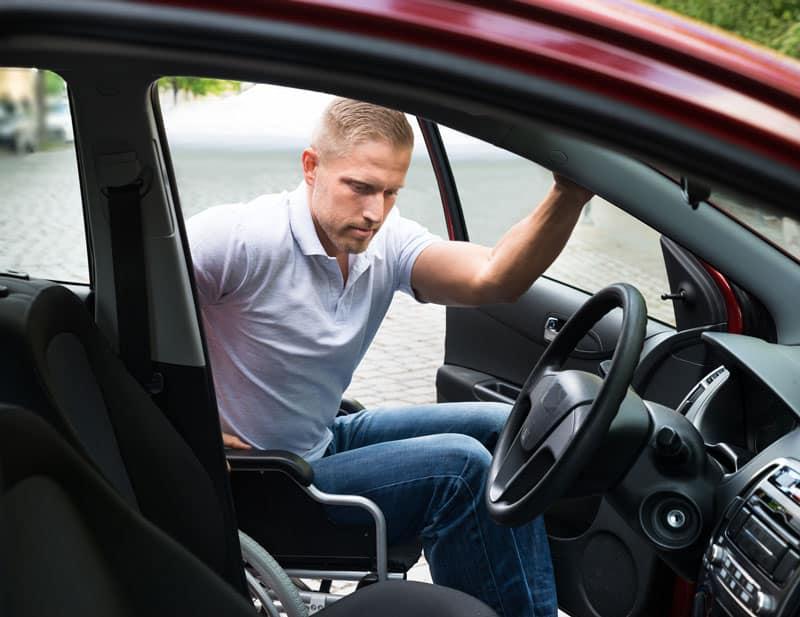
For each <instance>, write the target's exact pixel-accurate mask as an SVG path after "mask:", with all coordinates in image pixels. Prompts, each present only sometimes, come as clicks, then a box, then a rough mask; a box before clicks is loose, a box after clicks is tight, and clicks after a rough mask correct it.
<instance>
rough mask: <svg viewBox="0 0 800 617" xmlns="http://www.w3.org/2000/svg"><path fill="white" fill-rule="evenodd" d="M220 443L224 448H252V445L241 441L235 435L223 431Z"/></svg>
mask: <svg viewBox="0 0 800 617" xmlns="http://www.w3.org/2000/svg"><path fill="white" fill-rule="evenodd" d="M222 445H223V446H225V447H226V448H233V449H234V450H251V449H252V448H253V446H251V445H250V444H249V443H245V442H243V441H242V440H241V439H239V438H238V437H237V436H236V435H231V434H230V433H225V432H223V433H222Z"/></svg>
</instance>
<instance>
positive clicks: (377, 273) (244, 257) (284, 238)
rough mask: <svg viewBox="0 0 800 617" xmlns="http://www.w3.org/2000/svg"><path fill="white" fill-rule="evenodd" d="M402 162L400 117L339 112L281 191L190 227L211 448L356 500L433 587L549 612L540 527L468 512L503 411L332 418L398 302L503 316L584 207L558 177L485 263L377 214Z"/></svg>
mask: <svg viewBox="0 0 800 617" xmlns="http://www.w3.org/2000/svg"><path fill="white" fill-rule="evenodd" d="M412 147H413V133H412V130H411V127H410V125H409V124H408V122H407V120H406V119H405V116H404V115H403V114H402V113H400V112H395V111H391V110H388V109H384V108H381V107H376V106H374V105H370V104H366V103H361V102H358V101H351V100H345V99H337V100H334V101H333V102H332V103H331V104H330V105H329V106H328V108H327V109H326V110H325V112H324V113H323V117H322V119H321V121H320V124H319V126H318V128H317V129H316V131H315V133H314V136H313V139H312V145H311V146H310V147H309V148H307V149H306V150H304V151H303V154H302V167H303V182H302V183H301V185H300V186H299V187H298V188H297V189H296V190H295V191H294V192H292V193H284V194H282V195H268V196H263V197H260V198H258V199H256V200H254V201H253V202H251V203H248V204H239V205H231V206H220V207H217V208H212V209H210V210H207V211H205V212H203V213H201V214H199V215H197V216H196V217H194V218H193V219H192V220H191V221H190V223H189V238H190V242H191V248H192V257H193V260H194V267H195V274H196V281H197V287H198V292H199V296H200V302H201V305H202V312H203V317H204V321H205V326H206V336H207V339H208V347H209V353H210V356H211V365H212V370H213V374H214V380H215V384H216V390H217V398H218V403H219V409H220V414H221V420H222V427H223V431H224V433H223V438H224V442H225V444H226V445H227V446H229V447H240V448H247V447H251V446H256V447H259V448H280V449H286V450H290V451H293V452H296V453H297V454H300V455H302V456H304V457H305V458H306V459H308V460H309V461H310V462H311V464H312V466H313V468H314V474H315V484H316V485H317V486H319V488H321V489H322V490H324V491H328V492H333V493H355V494H361V495H365V496H367V497H369V498H371V499H372V500H374V501H375V502H377V503H378V505H379V506H380V507H381V508H382V510H383V511H384V514H385V515H386V519H387V524H388V533H389V542H390V543H397V542H403V541H408V540H410V539H412V538H415V537H418V536H420V535H421V536H422V538H423V540H424V547H425V554H426V556H427V559H428V562H429V564H430V567H431V573H432V577H433V580H434V581H435V582H437V583H440V584H443V585H448V586H451V587H455V588H458V589H461V590H463V591H465V592H468V593H471V594H473V595H476V596H477V597H479V598H481V599H482V600H484V601H485V602H486V603H487V604H489V605H490V606H492V607H493V608H494V609H495V610H496V611H497V612H498V613H500V614H501V615H506V616H508V617H518V616H522V615H537V616H543V615H548V616H550V615H555V614H556V598H555V585H554V582H553V573H552V565H551V563H550V554H549V548H548V545H547V538H546V536H545V532H544V526H543V524H542V521H541V520H540V519H539V520H536V521H534V522H532V523H529V524H527V525H523V526H522V527H519V528H517V529H513V530H511V529H507V528H503V527H500V526H498V525H496V524H494V523H493V522H492V521H491V520H490V519H489V517H488V515H487V512H486V508H485V505H484V501H483V492H484V482H485V478H486V472H487V470H488V467H489V463H490V460H491V454H490V452H491V450H492V448H493V447H494V444H495V443H496V441H497V437H498V434H499V432H500V430H501V429H502V427H503V424H504V423H505V420H506V417H507V415H508V412H509V407H508V406H507V405H502V404H490V403H464V404H450V405H436V406H425V407H416V408H407V409H393V410H379V411H378V410H375V411H363V412H361V413H358V414H355V415H350V416H345V417H336V412H337V409H338V406H339V401H340V399H341V396H342V393H343V392H344V391H345V389H346V388H347V386H348V384H349V383H350V379H351V377H352V374H353V371H354V370H355V368H356V366H357V365H358V363H359V361H360V360H361V358H362V357H363V355H364V353H365V352H366V350H367V348H368V346H369V344H370V342H371V341H372V339H373V337H374V335H375V333H376V331H377V330H378V327H379V325H380V322H381V320H382V319H383V317H384V315H385V313H386V310H387V309H388V307H389V304H390V302H391V299H392V296H393V294H394V292H395V291H396V290H398V289H399V290H403V291H405V292H406V293H408V294H411V295H413V296H414V297H416V298H417V299H418V300H420V301H423V302H436V303H440V304H460V305H477V304H484V303H493V302H510V301H514V300H515V299H516V298H518V297H519V296H520V295H521V294H522V293H523V292H524V291H525V290H527V289H528V288H529V287H530V285H531V284H532V283H533V281H534V280H535V279H536V277H537V276H539V275H540V274H541V273H542V272H543V271H544V270H545V269H546V268H547V266H548V265H549V264H550V263H551V262H552V261H553V259H555V257H556V256H557V255H558V253H559V252H560V250H561V249H562V248H563V246H564V243H565V242H566V240H567V238H568V237H569V234H570V232H571V230H572V228H573V227H574V225H575V223H576V221H577V219H578V216H579V214H580V209H581V207H582V206H583V204H584V203H585V202H586V201H587V200H588V199H589V197H590V196H591V195H590V194H589V193H588V192H587V191H585V190H584V189H582V188H580V187H578V186H576V185H574V184H572V183H570V182H569V181H567V180H566V179H563V178H559V177H556V182H555V184H554V186H553V188H552V189H551V190H550V192H549V193H548V195H547V196H546V197H545V199H544V201H543V202H542V203H541V204H540V205H539V207H538V208H536V210H535V211H534V212H533V213H532V214H531V215H529V216H528V217H526V218H525V219H524V220H523V221H521V222H519V223H518V224H517V225H515V226H514V227H512V228H511V229H510V230H509V231H508V232H507V233H506V234H505V235H504V236H503V238H502V239H501V240H500V242H498V244H497V246H495V247H494V248H493V249H490V248H486V247H482V246H478V245H475V244H470V243H463V242H446V241H442V240H440V239H439V238H437V237H436V236H433V235H432V234H430V233H428V232H427V231H426V230H425V229H423V228H422V227H420V226H419V225H417V224H416V223H414V222H412V221H409V220H406V219H403V218H402V217H400V215H399V213H398V212H397V211H396V210H393V206H394V204H395V201H396V199H397V194H398V192H399V191H400V189H401V187H402V186H403V183H404V181H405V176H406V172H407V170H408V166H409V163H410V160H411V153H412Z"/></svg>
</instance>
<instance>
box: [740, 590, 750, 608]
mask: <svg viewBox="0 0 800 617" xmlns="http://www.w3.org/2000/svg"><path fill="white" fill-rule="evenodd" d="M739 599H740V600H741V601H742V602H744V603H745V604H746V605H748V606H749V605H750V601H751V600H752V596H751V595H750V594H749V593H747V592H746V591H740V592H739Z"/></svg>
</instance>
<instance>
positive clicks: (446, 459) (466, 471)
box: [312, 403, 557, 617]
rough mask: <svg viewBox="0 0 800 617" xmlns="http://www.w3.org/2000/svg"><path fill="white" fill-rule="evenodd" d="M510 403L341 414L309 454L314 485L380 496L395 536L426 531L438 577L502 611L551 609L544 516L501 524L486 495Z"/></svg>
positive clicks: (518, 615)
mask: <svg viewBox="0 0 800 617" xmlns="http://www.w3.org/2000/svg"><path fill="white" fill-rule="evenodd" d="M509 410H510V407H509V406H508V405H504V404H500V403H449V404H439V405H424V406H418V407H406V408H400V409H376V410H366V411H362V412H360V413H357V414H353V415H349V416H342V417H338V418H336V422H335V424H334V426H333V441H332V443H331V445H330V446H329V447H328V451H327V452H326V454H325V456H324V457H323V458H321V459H319V460H317V461H314V462H313V463H312V465H313V467H314V484H315V485H317V486H318V487H319V488H320V489H322V490H323V491H326V492H331V493H350V494H356V495H364V496H365V497H369V498H370V499H372V500H373V501H375V502H376V503H377V504H378V505H379V506H380V507H381V509H382V510H383V512H384V515H385V516H386V523H387V528H388V535H389V538H388V539H389V544H390V545H391V544H395V543H408V542H410V541H413V540H414V539H415V538H418V537H420V536H421V537H422V539H423V544H424V549H425V556H426V558H427V560H428V564H429V565H430V568H431V575H432V578H433V580H434V582H436V583H438V584H441V585H446V586H448V587H453V588H455V589H460V590H461V591H464V592H466V593H469V594H471V595H473V596H476V597H478V598H480V599H481V600H483V601H484V602H486V603H487V604H488V605H489V606H491V607H492V608H493V609H494V610H495V611H497V612H498V613H499V614H500V615H503V616H505V617H522V616H526V617H533V616H535V617H545V616H546V617H552V616H554V615H556V610H557V603H556V593H555V581H554V579H553V566H552V563H551V561H550V548H549V546H548V544H547V536H546V534H545V530H544V523H543V521H542V519H541V518H537V519H536V520H534V521H532V522H530V523H527V524H525V525H522V526H520V527H517V528H514V529H511V528H508V527H502V526H500V525H497V524H496V523H494V522H493V521H492V520H491V519H490V518H489V515H488V512H487V510H486V506H485V504H484V484H485V481H486V475H487V472H488V469H489V463H490V461H491V450H492V449H493V448H494V446H495V444H496V443H497V439H498V436H499V433H500V430H501V429H502V428H503V425H504V423H505V420H506V417H507V416H508V413H509ZM344 516H345V515H341V514H339V515H335V518H337V519H339V518H340V517H344ZM341 520H345V519H344V518H341Z"/></svg>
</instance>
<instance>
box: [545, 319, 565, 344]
mask: <svg viewBox="0 0 800 617" xmlns="http://www.w3.org/2000/svg"><path fill="white" fill-rule="evenodd" d="M565 323H566V321H565V320H563V319H561V318H560V317H556V316H555V315H550V316H549V317H548V318H547V319H546V320H545V322H544V340H545V341H547V342H548V343H549V342H550V341H552V340H553V339H554V338H556V334H558V333H559V331H560V330H561V328H563V327H564V324H565Z"/></svg>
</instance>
